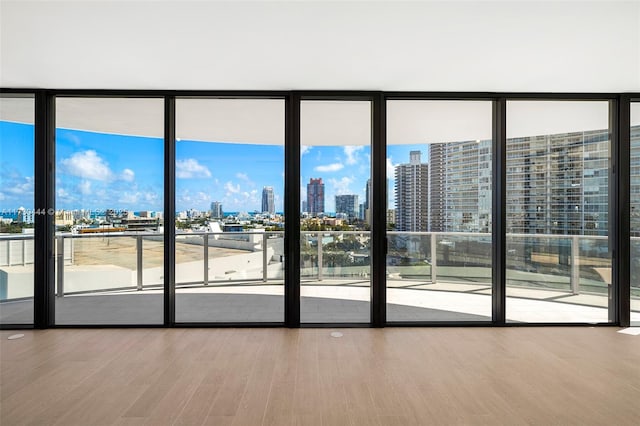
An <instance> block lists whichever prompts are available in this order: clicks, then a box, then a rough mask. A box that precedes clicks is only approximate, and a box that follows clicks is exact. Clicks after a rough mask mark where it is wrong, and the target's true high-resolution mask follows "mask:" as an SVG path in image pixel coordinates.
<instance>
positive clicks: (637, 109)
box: [630, 102, 640, 325]
mask: <svg viewBox="0 0 640 426" xmlns="http://www.w3.org/2000/svg"><path fill="white" fill-rule="evenodd" d="M630 183H631V194H630V195H631V198H630V201H631V215H630V217H631V323H632V325H640V103H639V102H635V103H631V180H630Z"/></svg>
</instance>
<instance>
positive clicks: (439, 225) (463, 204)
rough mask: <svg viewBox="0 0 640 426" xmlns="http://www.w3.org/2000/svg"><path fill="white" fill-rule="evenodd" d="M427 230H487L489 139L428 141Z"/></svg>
mask: <svg viewBox="0 0 640 426" xmlns="http://www.w3.org/2000/svg"><path fill="white" fill-rule="evenodd" d="M429 152H430V153H432V154H433V157H429V166H430V167H431V174H430V176H431V178H432V180H431V182H430V191H429V198H430V199H429V211H430V219H431V222H430V223H431V227H430V229H431V231H434V232H438V231H444V232H491V154H490V152H491V141H490V140H485V141H480V140H471V141H462V142H449V143H440V144H435V145H432V148H430V151H429Z"/></svg>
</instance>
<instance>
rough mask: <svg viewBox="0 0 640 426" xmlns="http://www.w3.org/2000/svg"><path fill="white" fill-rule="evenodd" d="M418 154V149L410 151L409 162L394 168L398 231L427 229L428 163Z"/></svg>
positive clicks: (422, 230) (421, 230)
mask: <svg viewBox="0 0 640 426" xmlns="http://www.w3.org/2000/svg"><path fill="white" fill-rule="evenodd" d="M420 156H421V154H420V151H411V152H410V153H409V158H410V161H409V163H408V164H399V165H398V166H396V169H395V178H396V194H395V196H396V229H397V230H398V231H412V232H424V231H427V230H428V220H429V213H428V194H429V165H428V164H427V163H422V162H421V160H420Z"/></svg>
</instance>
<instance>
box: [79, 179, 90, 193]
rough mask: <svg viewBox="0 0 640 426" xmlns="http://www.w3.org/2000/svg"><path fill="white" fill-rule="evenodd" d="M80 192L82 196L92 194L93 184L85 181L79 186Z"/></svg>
mask: <svg viewBox="0 0 640 426" xmlns="http://www.w3.org/2000/svg"><path fill="white" fill-rule="evenodd" d="M78 192H80V193H81V194H82V195H89V194H91V182H89V181H88V180H83V181H82V182H80V184H78Z"/></svg>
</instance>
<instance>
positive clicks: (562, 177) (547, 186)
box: [506, 130, 610, 235]
mask: <svg viewBox="0 0 640 426" xmlns="http://www.w3.org/2000/svg"><path fill="white" fill-rule="evenodd" d="M609 157H610V152H609V131H608V130H593V131H584V132H571V133H561V134H553V135H542V136H527V137H519V138H512V139H508V140H507V183H508V184H507V194H506V195H507V211H506V217H507V232H509V233H526V234H563V235H607V233H608V223H609V220H608V219H609Z"/></svg>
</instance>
